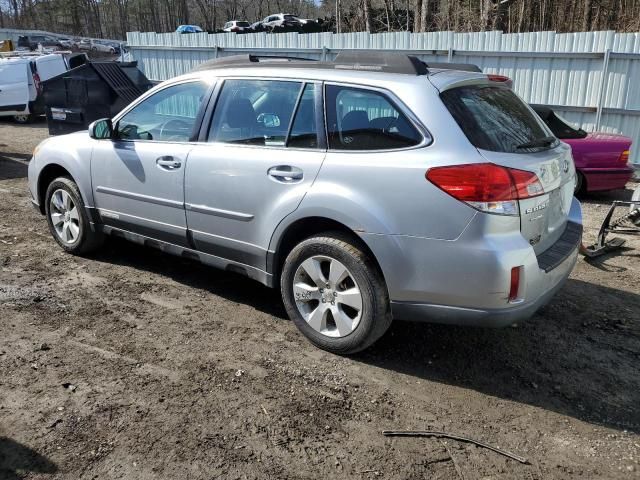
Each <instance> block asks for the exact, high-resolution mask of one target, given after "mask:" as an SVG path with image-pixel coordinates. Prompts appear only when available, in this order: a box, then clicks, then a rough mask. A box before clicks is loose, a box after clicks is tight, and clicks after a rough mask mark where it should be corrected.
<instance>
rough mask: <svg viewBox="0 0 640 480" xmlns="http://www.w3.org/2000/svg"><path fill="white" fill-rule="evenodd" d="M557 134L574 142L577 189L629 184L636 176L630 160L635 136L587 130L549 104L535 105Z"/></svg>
mask: <svg viewBox="0 0 640 480" xmlns="http://www.w3.org/2000/svg"><path fill="white" fill-rule="evenodd" d="M531 107H532V108H533V109H534V110H535V111H536V113H537V114H538V115H539V116H540V118H542V120H543V121H544V123H546V124H547V126H548V127H549V128H550V129H551V131H552V132H553V134H554V135H555V136H556V137H558V138H559V139H560V140H562V141H563V142H565V143H568V144H569V145H571V148H572V150H573V159H574V161H575V163H576V169H577V170H578V181H577V185H576V192H577V191H583V192H593V191H602V190H615V189H618V188H625V185H626V184H627V182H628V181H629V180H630V179H631V177H632V176H633V168H631V166H630V165H629V164H628V162H629V149H630V148H631V139H630V138H629V137H625V136H624V135H617V134H615V133H602V132H595V133H587V132H585V131H584V130H582V129H581V128H580V129H576V128H574V127H572V126H571V125H569V123H567V121H566V120H564V119H563V118H562V117H560V116H559V115H558V114H557V113H555V112H554V111H553V110H551V109H550V108H549V107H545V106H543V105H531Z"/></svg>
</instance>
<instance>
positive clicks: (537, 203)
mask: <svg viewBox="0 0 640 480" xmlns="http://www.w3.org/2000/svg"><path fill="white" fill-rule="evenodd" d="M441 98H442V100H443V101H444V103H445V105H446V106H447V108H448V109H449V111H450V113H451V114H452V116H453V117H454V119H455V120H456V122H457V123H458V125H459V126H460V128H461V129H462V130H463V132H464V133H465V135H466V136H467V138H468V139H469V141H470V142H471V143H472V144H473V145H474V146H475V147H476V148H477V149H478V151H479V152H480V154H481V155H482V156H483V157H484V158H486V159H487V161H488V162H491V163H494V164H497V165H502V166H505V167H509V168H515V169H519V170H525V171H529V172H534V173H535V174H536V175H537V177H538V179H539V181H540V184H541V185H542V188H543V192H537V191H536V192H530V193H531V194H532V195H533V194H535V196H532V197H531V198H526V199H522V200H520V201H519V207H520V222H521V223H520V224H521V232H522V235H523V237H525V239H526V240H527V241H528V242H529V243H530V244H531V245H532V246H533V249H534V251H535V252H536V253H537V254H540V253H542V252H543V251H545V250H546V249H548V248H549V247H550V246H551V245H553V244H554V243H555V242H556V241H557V240H558V239H559V238H560V236H561V235H562V233H563V232H564V230H565V226H566V223H567V217H568V214H569V209H570V207H571V201H572V199H573V191H574V187H575V167H574V164H573V159H572V156H571V149H570V148H569V147H568V146H567V145H566V144H564V143H561V142H560V141H558V140H557V139H556V138H555V137H554V136H553V133H552V132H551V131H550V130H549V128H548V127H547V126H546V125H545V124H544V122H543V121H542V120H541V119H540V117H538V115H536V114H535V112H534V111H533V110H532V109H531V108H530V107H529V106H528V105H527V104H526V103H525V102H524V101H522V100H521V99H520V98H519V97H518V96H517V95H516V94H515V93H514V92H513V91H512V90H511V89H509V88H507V87H504V86H498V85H495V86H494V85H491V84H487V83H486V82H485V83H484V84H481V85H480V84H479V85H466V86H462V87H457V88H452V89H449V90H446V91H444V92H442V93H441Z"/></svg>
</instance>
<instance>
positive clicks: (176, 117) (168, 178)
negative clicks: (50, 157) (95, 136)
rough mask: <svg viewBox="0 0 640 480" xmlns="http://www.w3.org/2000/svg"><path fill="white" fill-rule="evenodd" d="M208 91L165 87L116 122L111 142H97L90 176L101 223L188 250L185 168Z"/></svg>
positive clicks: (189, 85)
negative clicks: (199, 114) (197, 118)
mask: <svg viewBox="0 0 640 480" xmlns="http://www.w3.org/2000/svg"><path fill="white" fill-rule="evenodd" d="M208 88H209V86H208V85H207V84H206V83H203V82H185V83H179V84H175V85H171V86H168V87H166V88H164V89H162V90H160V91H158V92H156V93H155V94H153V95H151V96H149V97H147V98H145V99H143V100H142V101H141V102H140V103H138V104H137V105H136V106H135V107H133V108H132V109H131V110H129V111H128V112H127V113H125V115H124V116H122V117H121V118H120V119H119V120H118V121H117V124H116V126H115V129H116V137H117V138H116V139H115V140H96V141H95V144H94V148H93V154H92V158H91V177H92V183H93V190H94V198H95V203H96V207H97V208H98V212H99V214H100V216H101V219H102V222H103V223H104V224H106V225H110V226H113V227H116V228H120V229H123V230H127V231H131V232H134V233H139V234H142V235H145V236H148V237H151V238H156V239H158V240H163V241H166V242H170V243H173V244H176V245H181V246H188V244H187V229H186V227H187V224H186V218H185V210H184V172H185V164H186V161H187V156H188V154H189V151H190V150H191V149H192V148H193V144H192V143H190V140H191V138H192V134H193V131H194V130H195V129H196V128H197V126H196V117H197V116H198V112H199V110H200V108H201V107H202V103H203V101H204V99H205V97H206V94H207V91H208Z"/></svg>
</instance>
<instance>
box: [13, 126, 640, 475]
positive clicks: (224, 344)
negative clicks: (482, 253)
mask: <svg viewBox="0 0 640 480" xmlns="http://www.w3.org/2000/svg"><path fill="white" fill-rule="evenodd" d="M46 134H47V130H46V126H45V124H43V123H40V124H36V125H31V126H26V127H23V126H16V125H13V124H11V123H9V122H4V121H3V122H0V478H2V479H12V478H30V479H36V478H37V479H44V478H47V479H48V478H65V479H90V478H92V479H115V478H123V479H213V478H225V479H245V478H247V479H251V478H272V479H288V478H302V479H338V478H340V479H344V478H354V479H374V478H384V479H402V480H405V479H418V478H430V479H451V480H455V479H458V480H459V479H466V480H469V479H530V480H533V479H578V478H580V479H591V478H594V479H595V478H598V479H604V478H606V479H618V478H625V479H631V478H640V435H639V433H640V325H639V324H640V250H638V248H639V247H640V238H637V239H635V240H634V241H629V242H628V245H629V246H630V247H635V249H633V248H630V249H628V250H624V251H622V252H621V254H619V255H613V256H607V257H604V258H601V259H599V260H598V261H595V262H592V263H587V262H586V261H584V260H583V259H581V260H579V262H578V265H577V267H576V269H575V271H574V273H573V274H572V275H571V279H570V280H569V281H568V283H567V284H566V286H565V287H564V288H563V289H562V290H561V291H560V293H559V294H558V295H557V296H556V297H555V298H554V299H553V301H552V302H551V303H550V304H549V305H548V306H546V307H545V308H543V309H542V310H541V311H540V312H538V314H536V315H535V317H534V318H533V319H531V320H530V321H528V322H525V323H523V324H521V325H519V326H517V327H514V328H507V329H502V330H491V329H474V328H458V327H450V326H438V325H426V324H416V323H409V322H395V323H394V324H393V326H392V328H391V329H390V331H389V332H388V333H387V334H386V335H385V336H384V337H383V338H382V340H381V341H379V342H378V343H377V344H376V345H375V346H374V347H373V348H371V349H369V350H367V351H366V352H364V353H362V354H360V355H357V356H354V357H350V358H341V357H337V356H334V355H330V354H328V353H325V352H322V351H320V350H318V349H316V348H314V347H312V346H311V345H310V344H309V343H307V342H306V341H305V339H304V338H303V337H302V336H301V335H300V334H299V333H298V332H297V330H296V329H295V327H294V325H293V324H292V323H291V322H290V321H289V320H287V318H286V315H285V312H284V309H283V306H282V304H281V301H280V299H279V296H278V293H277V292H276V291H272V290H269V289H267V288H264V287H262V286H261V285H259V284H257V283H255V282H252V281H250V280H248V279H245V278H243V277H240V276H235V275H233V274H229V273H224V272H219V271H216V270H212V269H210V268H206V267H204V266H201V265H199V264H196V263H192V262H190V261H187V260H184V259H180V258H174V257H169V256H165V255H163V254H162V253H160V252H157V251H154V250H145V249H143V248H140V247H138V246H135V245H132V244H128V243H126V242H124V241H116V240H112V241H110V242H108V244H107V245H106V247H105V249H104V250H103V251H102V252H100V253H99V254H97V255H95V256H93V257H91V258H80V257H74V256H71V255H66V254H64V253H63V252H62V251H61V250H60V249H59V248H58V247H57V245H56V244H55V243H54V241H53V239H52V238H51V237H50V235H49V232H48V229H47V225H46V222H45V220H44V218H43V217H41V216H40V215H39V214H38V213H37V212H36V211H35V210H34V209H32V208H31V206H30V202H29V196H28V193H27V182H26V162H27V161H28V159H29V157H30V153H31V150H32V148H33V147H34V146H35V144H37V143H38V141H39V140H40V139H41V138H43V137H44V136H46ZM9 158H12V159H15V160H9ZM633 186H634V185H632V184H630V185H629V186H628V188H627V190H626V191H622V192H616V193H614V194H603V195H598V196H589V197H587V198H584V199H583V201H584V212H585V223H586V233H585V236H586V237H587V240H588V241H592V240H593V239H594V237H595V232H596V228H597V226H598V225H599V222H600V220H601V219H602V217H603V216H604V214H605V212H606V207H607V205H608V204H610V202H611V201H612V200H613V199H615V198H626V197H629V196H630V194H631V188H632V187H633ZM386 429H411V430H414V429H418V430H427V429H431V430H441V431H446V432H450V433H454V434H459V435H466V436H469V437H472V438H474V439H477V440H481V441H484V442H487V443H489V444H491V445H494V446H498V447H500V448H502V449H506V450H509V451H512V452H513V453H516V454H519V455H521V456H524V457H526V458H527V459H528V461H529V464H528V465H524V464H520V463H518V462H516V461H514V460H511V459H508V458H506V457H503V456H501V455H499V454H497V453H494V452H492V451H489V450H487V449H484V448H481V447H477V446H474V445H471V444H466V443H460V442H457V441H453V440H447V441H443V440H438V439H427V438H418V439H410V438H396V439H390V438H386V437H383V436H382V434H381V432H382V430H386Z"/></svg>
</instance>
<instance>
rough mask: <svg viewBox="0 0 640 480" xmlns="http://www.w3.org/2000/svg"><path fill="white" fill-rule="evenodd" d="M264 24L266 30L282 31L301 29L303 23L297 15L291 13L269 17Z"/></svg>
mask: <svg viewBox="0 0 640 480" xmlns="http://www.w3.org/2000/svg"><path fill="white" fill-rule="evenodd" d="M262 24H263V25H264V27H265V29H266V30H268V31H269V30H280V29H283V30H284V29H289V28H300V27H301V26H302V22H300V19H299V18H298V17H296V16H295V15H291V14H289V13H277V14H275V15H269V16H268V17H266V18H265V19H264V20H263V21H262Z"/></svg>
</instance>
